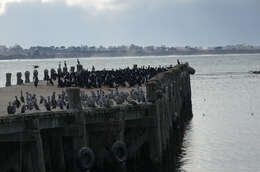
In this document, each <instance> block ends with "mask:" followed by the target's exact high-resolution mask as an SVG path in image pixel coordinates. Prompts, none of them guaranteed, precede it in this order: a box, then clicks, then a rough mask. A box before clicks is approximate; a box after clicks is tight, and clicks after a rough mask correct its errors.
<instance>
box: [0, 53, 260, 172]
mask: <svg viewBox="0 0 260 172" xmlns="http://www.w3.org/2000/svg"><path fill="white" fill-rule="evenodd" d="M177 59H179V60H180V61H181V62H189V64H190V66H192V67H193V68H195V69H196V74H195V75H192V76H191V86H192V105H193V114H194V117H193V119H192V120H191V121H190V122H189V123H188V124H187V127H186V129H185V135H184V138H183V140H184V141H183V145H182V148H181V153H180V155H179V157H178V167H176V168H177V170H176V169H172V171H183V172H256V171H260V75H257V74H252V73H250V72H249V71H253V70H260V54H253V55H252V54H251V55H247V54H243V55H241V54H240V55H239V54H232V55H229V54H227V55H189V56H149V57H91V58H80V59H79V60H80V63H81V64H82V65H83V66H84V68H88V69H89V70H90V69H91V68H92V66H95V69H96V70H102V69H112V68H114V69H118V68H125V67H132V66H133V65H134V64H137V65H138V66H143V65H144V66H148V65H150V66H157V67H158V66H160V65H161V66H169V65H175V64H176V61H177ZM64 61H66V63H67V65H68V66H72V65H74V66H75V65H76V64H77V59H76V58H66V59H60V58H59V59H36V60H35V59H34V60H31V59H26V60H1V61H0V87H4V85H5V74H6V73H7V72H10V73H12V83H13V84H15V83H16V73H17V72H23V73H24V71H27V70H28V71H30V72H31V74H32V72H33V70H34V68H33V66H34V65H38V66H39V68H38V71H39V78H40V79H41V78H43V70H44V69H51V68H55V69H57V67H58V65H59V63H60V64H61V66H63V63H64ZM31 79H32V78H31ZM0 96H1V95H0Z"/></svg>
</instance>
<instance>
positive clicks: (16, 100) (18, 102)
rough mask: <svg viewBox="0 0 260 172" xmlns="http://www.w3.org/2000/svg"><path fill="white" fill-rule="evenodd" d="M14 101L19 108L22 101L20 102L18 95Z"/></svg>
mask: <svg viewBox="0 0 260 172" xmlns="http://www.w3.org/2000/svg"><path fill="white" fill-rule="evenodd" d="M14 103H15V105H16V107H17V108H19V107H20V105H21V103H20V101H19V100H18V98H17V96H15V101H14Z"/></svg>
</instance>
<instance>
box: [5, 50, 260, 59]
mask: <svg viewBox="0 0 260 172" xmlns="http://www.w3.org/2000/svg"><path fill="white" fill-rule="evenodd" d="M243 54H245V55H246V54H248V55H253V54H260V50H250V51H249V50H246V51H243V50H236V51H217V52H216V51H200V52H189V51H187V52H186V51H185V52H184V51H179V52H176V53H172V54H149V53H145V54H120V55H119V54H108V53H95V54H91V55H89V54H85V55H83V54H82V55H79V54H78V55H74V54H70V55H68V54H63V55H58V56H24V55H13V56H2V55H0V60H26V59H28V60H33V59H38V60H39V59H53V58H55V59H59V58H60V59H67V58H68V59H69V58H92V57H152V56H158V57H159V56H189V55H243Z"/></svg>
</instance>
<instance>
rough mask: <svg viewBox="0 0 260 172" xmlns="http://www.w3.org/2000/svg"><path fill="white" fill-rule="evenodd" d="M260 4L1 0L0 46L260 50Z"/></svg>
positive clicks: (240, 0)
mask: <svg viewBox="0 0 260 172" xmlns="http://www.w3.org/2000/svg"><path fill="white" fill-rule="evenodd" d="M259 16H260V2H259V1H258V0H218V1H210V0H162V1H156V0H149V1H148V0H142V1H137V0H131V1H130V0H128V1H122V0H0V23H1V24H0V38H1V39H0V45H6V46H13V45H15V44H19V45H21V46H22V47H24V48H28V47H31V46H38V45H39V46H66V47H68V46H80V45H93V46H99V45H103V46H119V45H130V44H136V45H140V46H147V45H155V46H160V45H166V46H180V47H181V46H186V45H188V46H202V47H212V46H225V45H236V44H249V45H260V20H259Z"/></svg>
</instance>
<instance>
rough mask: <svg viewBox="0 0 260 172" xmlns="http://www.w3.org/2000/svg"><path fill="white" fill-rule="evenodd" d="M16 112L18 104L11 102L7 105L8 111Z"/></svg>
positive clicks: (10, 112)
mask: <svg viewBox="0 0 260 172" xmlns="http://www.w3.org/2000/svg"><path fill="white" fill-rule="evenodd" d="M15 112H16V106H15V105H14V104H12V102H9V105H8V106H7V113H8V114H15Z"/></svg>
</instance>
